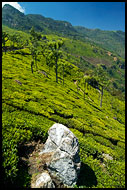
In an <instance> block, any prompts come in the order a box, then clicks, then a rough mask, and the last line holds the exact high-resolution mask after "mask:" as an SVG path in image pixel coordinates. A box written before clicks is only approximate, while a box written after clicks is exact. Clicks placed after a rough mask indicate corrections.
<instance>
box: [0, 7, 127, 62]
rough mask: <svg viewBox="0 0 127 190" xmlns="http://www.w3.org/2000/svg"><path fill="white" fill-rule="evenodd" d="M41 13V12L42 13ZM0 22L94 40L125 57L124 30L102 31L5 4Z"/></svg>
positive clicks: (27, 28)
mask: <svg viewBox="0 0 127 190" xmlns="http://www.w3.org/2000/svg"><path fill="white" fill-rule="evenodd" d="M42 14H43V13H42ZM2 24H4V25H6V26H9V27H11V28H15V29H18V30H22V31H29V30H30V29H31V27H32V26H34V27H35V29H36V31H40V32H43V33H44V34H57V35H60V36H61V35H62V36H66V37H71V38H73V39H80V40H84V41H90V42H95V43H97V44H98V45H100V46H101V47H103V48H105V49H107V50H109V51H112V52H115V53H117V54H118V55H119V56H121V57H123V58H124V57H125V32H122V31H103V30H99V29H95V30H92V29H87V28H85V27H80V26H72V25H71V23H69V22H67V21H58V20H54V19H52V18H46V17H44V16H42V15H35V14H28V15H25V14H23V13H21V12H20V11H18V10H17V9H15V8H14V7H12V6H10V5H8V4H6V5H4V7H3V9H2Z"/></svg>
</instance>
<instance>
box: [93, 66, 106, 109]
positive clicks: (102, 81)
mask: <svg viewBox="0 0 127 190" xmlns="http://www.w3.org/2000/svg"><path fill="white" fill-rule="evenodd" d="M94 76H95V78H96V80H97V82H98V83H99V86H100V87H101V99H100V107H102V100H103V93H104V88H106V87H107V86H108V85H109V80H108V78H107V75H106V72H105V71H104V69H103V67H102V66H101V65H100V64H98V65H97V67H96V69H95V72H94Z"/></svg>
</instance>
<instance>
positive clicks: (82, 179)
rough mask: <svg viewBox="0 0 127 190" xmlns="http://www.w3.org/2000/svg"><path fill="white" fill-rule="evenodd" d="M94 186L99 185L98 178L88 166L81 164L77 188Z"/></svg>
mask: <svg viewBox="0 0 127 190" xmlns="http://www.w3.org/2000/svg"><path fill="white" fill-rule="evenodd" d="M93 185H94V186H96V185H97V178H96V176H95V173H94V171H93V170H92V169H91V168H90V167H89V166H88V165H87V164H84V163H82V162H81V169H80V174H79V177H78V181H77V186H85V187H92V186H93Z"/></svg>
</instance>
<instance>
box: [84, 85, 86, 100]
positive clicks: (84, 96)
mask: <svg viewBox="0 0 127 190" xmlns="http://www.w3.org/2000/svg"><path fill="white" fill-rule="evenodd" d="M85 87H86V82H84V99H85Z"/></svg>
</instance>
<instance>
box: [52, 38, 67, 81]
mask: <svg viewBox="0 0 127 190" xmlns="http://www.w3.org/2000/svg"><path fill="white" fill-rule="evenodd" d="M63 44H64V42H63V41H62V40H58V41H57V42H49V43H48V45H49V48H50V50H51V53H50V55H49V56H50V57H51V59H53V60H54V62H55V73H56V82H57V83H58V60H59V58H61V57H62V51H60V48H61V47H62V45H63Z"/></svg>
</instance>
